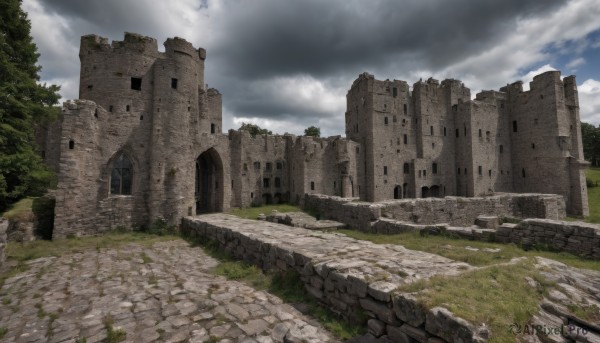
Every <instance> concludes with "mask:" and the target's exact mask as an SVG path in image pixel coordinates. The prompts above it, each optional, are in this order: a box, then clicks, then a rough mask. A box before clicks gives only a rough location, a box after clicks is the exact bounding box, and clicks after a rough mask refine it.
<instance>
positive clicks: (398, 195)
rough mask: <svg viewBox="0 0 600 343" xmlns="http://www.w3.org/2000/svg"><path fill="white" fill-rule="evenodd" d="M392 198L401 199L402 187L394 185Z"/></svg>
mask: <svg viewBox="0 0 600 343" xmlns="http://www.w3.org/2000/svg"><path fill="white" fill-rule="evenodd" d="M394 199H402V187H401V186H396V187H394Z"/></svg>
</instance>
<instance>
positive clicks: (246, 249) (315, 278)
mask: <svg viewBox="0 0 600 343" xmlns="http://www.w3.org/2000/svg"><path fill="white" fill-rule="evenodd" d="M182 230H183V231H184V232H185V233H187V234H189V235H191V236H193V237H198V238H201V239H210V240H214V241H215V242H216V243H217V244H218V245H219V247H220V248H221V249H222V250H224V251H225V252H228V253H230V254H232V255H233V256H235V257H236V258H240V259H243V260H246V261H248V262H251V263H254V264H256V265H258V266H260V267H261V268H262V269H263V270H274V271H276V272H284V271H286V270H288V269H292V270H295V271H296V272H298V273H299V274H300V275H301V279H302V281H303V282H304V286H305V288H306V289H307V291H308V292H309V293H310V294H311V295H312V296H314V297H315V298H317V299H318V300H319V301H320V302H322V303H324V304H326V306H327V307H328V308H329V309H331V310H333V311H334V312H337V313H339V314H341V315H342V316H344V317H346V318H350V319H352V318H357V317H359V316H360V313H362V312H365V313H367V314H368V315H369V316H370V317H371V318H372V319H371V320H370V321H369V327H370V328H372V329H373V330H374V331H376V332H377V334H376V336H382V335H387V336H388V337H390V338H391V340H392V341H393V342H413V340H416V341H418V342H465V343H467V342H484V341H486V340H487V337H488V335H489V331H488V329H487V328H486V327H480V326H478V325H475V324H473V323H469V322H467V321H465V320H464V319H461V318H458V317H456V316H454V315H452V313H450V311H448V310H446V309H444V308H441V307H435V308H432V309H431V310H425V309H423V308H422V306H420V305H419V304H418V303H417V302H416V299H414V298H413V297H411V295H410V294H402V293H401V294H398V293H396V292H394V290H395V289H396V288H397V287H398V286H400V285H403V284H406V283H410V282H414V281H416V280H421V279H425V278H430V277H432V276H434V275H459V274H461V273H463V272H465V271H469V270H472V269H473V267H472V266H470V265H468V264H466V263H463V262H457V261H453V260H450V259H448V258H445V257H441V256H439V255H435V254H430V253H426V252H422V251H415V250H409V249H406V248H404V247H402V246H400V245H377V244H374V243H371V242H368V241H359V240H355V239H352V238H349V237H346V236H344V235H339V234H332V233H323V232H316V231H312V230H307V229H302V228H292V227H288V226H285V225H282V224H275V223H270V222H263V221H254V220H248V219H241V218H237V217H235V216H231V215H226V214H210V215H202V216H197V217H187V218H184V219H183V223H182Z"/></svg>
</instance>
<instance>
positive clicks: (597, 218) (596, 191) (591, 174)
mask: <svg viewBox="0 0 600 343" xmlns="http://www.w3.org/2000/svg"><path fill="white" fill-rule="evenodd" d="M586 176H587V178H588V179H590V180H592V181H593V182H598V183H599V184H600V168H590V169H588V170H587V171H586ZM588 203H589V206H590V215H589V216H588V217H586V218H585V221H586V222H588V223H600V186H599V187H590V188H588Z"/></svg>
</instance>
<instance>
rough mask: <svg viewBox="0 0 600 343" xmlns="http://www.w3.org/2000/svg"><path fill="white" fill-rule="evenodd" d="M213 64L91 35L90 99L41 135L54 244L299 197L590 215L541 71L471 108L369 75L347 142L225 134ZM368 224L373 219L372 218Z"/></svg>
mask: <svg viewBox="0 0 600 343" xmlns="http://www.w3.org/2000/svg"><path fill="white" fill-rule="evenodd" d="M205 59H206V51H205V50H204V49H201V48H200V49H196V48H194V47H193V46H192V45H191V44H190V43H188V42H186V41H185V40H183V39H180V38H173V39H168V40H167V41H166V42H165V52H164V53H163V52H159V51H158V49H157V43H156V40H154V39H152V38H148V37H143V36H140V35H137V34H131V33H126V34H125V38H124V40H123V41H114V42H112V43H109V42H108V40H107V39H105V38H101V37H98V36H94V35H91V36H84V37H82V39H81V48H80V60H81V74H80V77H81V84H80V97H81V98H82V99H85V100H77V101H70V102H66V103H65V105H64V110H63V115H62V116H61V118H60V119H59V120H58V121H56V122H55V123H52V124H49V125H46V126H41V127H40V128H39V130H38V131H37V132H36V141H37V142H38V145H39V148H40V151H41V152H43V154H44V155H45V159H46V161H47V162H48V164H49V165H50V167H51V168H52V169H54V170H57V171H58V175H59V185H58V190H57V192H56V194H57V206H56V207H57V210H56V220H55V223H56V224H55V225H56V229H55V232H56V236H57V237H64V236H68V235H77V234H95V233H98V232H100V231H103V230H108V229H110V228H114V227H116V226H124V227H132V226H141V225H149V224H150V223H152V222H153V221H155V220H157V219H164V220H166V221H167V222H169V223H177V222H179V219H180V218H181V217H183V216H187V215H194V214H197V213H205V212H215V211H225V210H227V209H229V208H230V207H247V206H252V205H259V204H268V203H279V202H291V203H297V204H303V203H304V202H305V199H306V198H305V195H306V194H309V195H316V194H324V195H331V196H339V197H344V198H360V199H361V200H366V201H382V200H387V199H394V198H395V199H411V198H425V197H444V196H452V195H458V196H467V197H473V196H484V195H492V194H494V193H496V192H537V193H540V192H542V193H552V194H558V195H560V196H562V197H564V199H565V201H566V204H567V211H568V212H569V213H571V214H576V215H586V214H588V212H589V209H588V204H587V189H586V185H585V173H584V169H585V168H586V167H587V164H586V162H585V161H583V151H582V142H581V134H580V123H579V107H578V106H579V103H578V98H577V87H576V82H575V78H574V77H566V78H565V79H564V80H561V79H560V73H559V72H547V73H544V74H541V75H538V76H536V77H535V78H534V80H533V82H532V83H531V90H530V91H527V92H524V91H523V89H522V84H521V83H514V84H512V85H508V86H506V87H503V88H502V89H500V91H484V92H481V93H479V94H477V96H476V98H475V99H474V100H471V95H470V90H469V89H468V88H466V87H465V86H464V85H463V84H462V82H460V81H458V80H451V79H449V80H444V81H442V82H441V83H440V82H438V81H437V80H434V79H431V78H430V79H429V80H427V81H419V82H416V83H415V84H414V85H413V86H412V89H411V88H410V87H409V85H408V83H406V82H405V81H399V80H393V81H390V80H385V81H379V80H376V79H375V78H374V77H373V76H372V75H369V74H367V73H364V74H361V75H359V77H358V78H357V79H356V80H355V81H354V82H353V84H352V87H351V88H350V90H349V91H348V94H347V111H346V114H345V116H346V118H345V119H346V137H347V138H345V139H344V138H341V137H339V136H338V137H329V138H318V137H304V136H300V137H296V136H293V135H284V136H279V135H259V136H256V137H251V136H250V134H249V133H248V132H245V131H233V130H230V131H229V134H228V135H225V134H222V133H221V131H222V95H221V94H220V93H219V91H218V90H216V89H212V88H211V89H207V86H206V84H205V80H204V63H205ZM120 156H125V158H126V159H127V160H129V161H130V162H131V164H132V172H133V181H132V187H131V192H129V191H128V192H124V193H123V192H121V193H120V190H119V191H117V192H115V191H114V190H113V188H112V187H113V186H114V185H112V186H111V182H112V180H115V178H114V175H113V173H115V172H117V173H119V171H115V170H114V168H113V167H114V166H115V165H116V164H115V163H117V162H116V161H117V159H118V158H119V157H120ZM121 172H123V171H121ZM469 203H470V202H469ZM475 203H476V202H475ZM475 203H474V204H475ZM485 203H487V202H485ZM401 204H403V205H401V206H400V205H398V206H399V207H398V206H395V205H394V206H392V205H389V206H388V205H386V206H387V207H388V213H391V215H393V216H396V217H398V219H401V220H408V219H410V218H404V217H403V215H404V214H402V213H408V212H410V211H413V215H414V213H422V215H423V216H427V217H428V218H429V219H427V220H445V219H444V218H446V215H440V214H439V213H438V212H436V211H437V210H432V211H433V212H431V211H429V210H428V209H430V208H436V209H438V210H440V211H441V212H443V211H446V210H447V208H446V207H445V206H446V205H443V206H442V207H441V208H438V207H439V206H438V207H436V206H437V205H435V204H439V203H438V202H425V203H418V204H419V205H415V206H416V207H411V208H409V207H410V206H412V205H410V206H409V205H407V204H412V203H411V202H403V203H401ZM422 204H427V206H429V207H427V206H425V205H423V206H425V207H424V208H421V207H420V206H421V205H422ZM457 204H458V202H457ZM492 204H495V205H494V206H496V207H495V210H498V211H500V212H502V211H504V212H506V213H512V212H510V211H513V212H514V211H515V210H514V209H508V208H506V206H504V205H501V206H500V205H498V206H500V207H497V204H496V203H495V202H494V201H492ZM434 205H435V206H434ZM361 206H362V205H361ZM407 206H408V207H407ZM432 206H433V207H432ZM456 206H458V205H456ZM460 206H463V205H462V202H461V205H460ZM460 206H459V207H460ZM469 206H470V205H469ZM473 206H475V205H473ZM494 206H492V207H494ZM503 206H504V207H503ZM510 206H513V207H514V206H516V205H514V204H513V205H510ZM519 206H520V205H519ZM544 206H545V205H544ZM557 206H558V205H557ZM347 207H348V206H346V207H344V208H347ZM354 207H356V206H354ZM354 207H353V208H354ZM358 207H360V206H358ZM397 207H398V208H399V209H398V210H397V211H396V208H397ZM542 207H543V206H542ZM558 207H560V206H558ZM558 207H557V208H558ZM473 208H475V210H473V211H475V212H476V211H479V210H481V211H484V212H485V211H487V210H488V208H487V207H486V208H485V209H482V208H478V207H477V206H475V207H473ZM340 210H341V209H340ZM442 210H443V211H442ZM365 211H366V212H365V213H363V212H361V211H359V213H360V214H361V215H363V214H364V215H365V218H371V217H372V215H371V214H370V213H371V212H373V211H374V209H373V208H369V209H367V210H365ZM395 211H396V212H397V213H396V212H395ZM557 211H558V212H560V210H557ZM450 212H452V213H454V212H455V210H454V209H452V210H451V211H450ZM459 212H460V211H459ZM475 212H473V213H475ZM488 212H489V211H488ZM504 212H502V213H504ZM517 212H518V211H517ZM558 212H557V213H558ZM344 213H346V212H344ZM446 213H448V212H446ZM482 213H483V212H482ZM485 213H487V212H485ZM518 213H520V212H518ZM479 214H481V213H479ZM352 216H353V217H352V218H355V215H354V214H353V215H352ZM461 216H462V215H461ZM411 218H412V217H411ZM464 218H470V217H469V216H465V217H464ZM355 219H356V218H355ZM360 220H366V219H360ZM411 220H415V219H414V218H412V219H411ZM418 220H425V219H418ZM449 220H454V221H460V220H458V219H456V218H454V219H453V218H452V217H450V218H449ZM465 220H467V219H465ZM468 220H470V219H468ZM468 220H467V221H468Z"/></svg>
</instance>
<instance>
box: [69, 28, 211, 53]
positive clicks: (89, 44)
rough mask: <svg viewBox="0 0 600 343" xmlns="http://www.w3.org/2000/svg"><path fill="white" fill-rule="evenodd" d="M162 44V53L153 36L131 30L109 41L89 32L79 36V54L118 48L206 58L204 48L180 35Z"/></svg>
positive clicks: (137, 51) (136, 51) (138, 51)
mask: <svg viewBox="0 0 600 343" xmlns="http://www.w3.org/2000/svg"><path fill="white" fill-rule="evenodd" d="M163 46H164V47H165V52H164V53H163V52H160V51H158V43H157V41H156V39H155V38H152V37H148V36H143V35H140V34H137V33H132V32H125V33H124V38H123V40H122V41H119V40H113V41H112V42H110V43H109V40H108V38H105V37H101V36H99V35H96V34H91V35H84V36H81V45H80V56H81V54H82V52H83V51H84V50H86V49H89V48H93V49H95V50H113V51H114V50H118V49H129V50H132V51H134V52H135V53H137V54H140V53H142V54H144V53H145V54H151V55H159V54H171V53H184V54H187V55H190V56H191V57H192V58H194V59H195V58H199V59H201V60H204V59H206V50H205V49H204V48H197V49H196V48H195V47H194V46H193V45H192V43H190V42H188V41H187V40H185V39H183V38H180V37H174V38H167V40H166V41H165V42H164V43H163Z"/></svg>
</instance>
